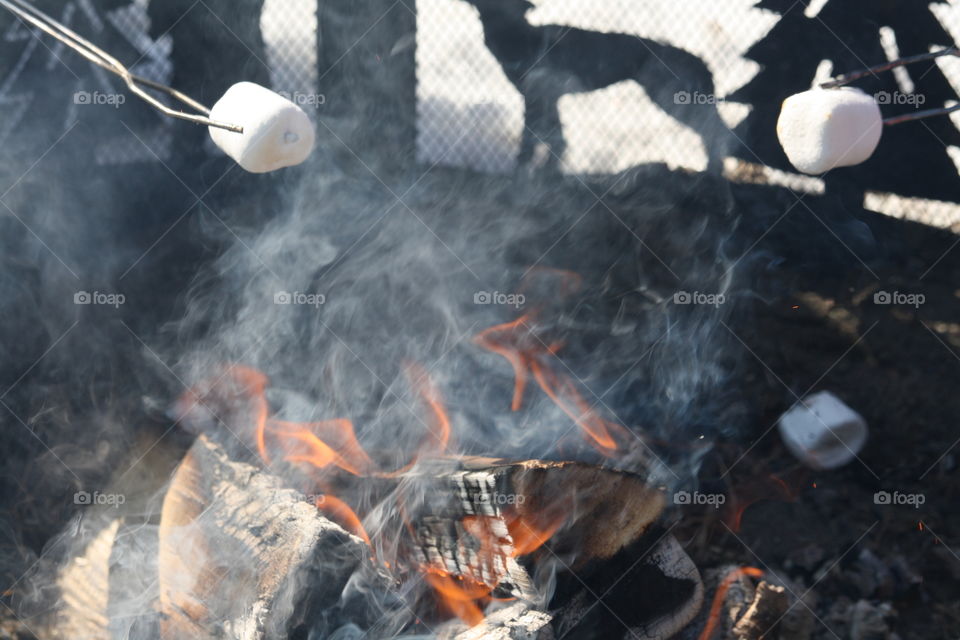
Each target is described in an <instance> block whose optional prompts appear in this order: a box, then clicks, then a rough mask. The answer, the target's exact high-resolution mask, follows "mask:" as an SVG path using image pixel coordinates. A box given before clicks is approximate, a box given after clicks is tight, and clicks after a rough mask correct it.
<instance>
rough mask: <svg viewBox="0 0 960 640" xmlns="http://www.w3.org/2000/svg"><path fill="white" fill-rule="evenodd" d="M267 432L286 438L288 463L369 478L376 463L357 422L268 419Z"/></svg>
mask: <svg viewBox="0 0 960 640" xmlns="http://www.w3.org/2000/svg"><path fill="white" fill-rule="evenodd" d="M264 431H269V432H270V433H271V435H275V436H278V437H281V438H283V440H282V446H283V447H284V450H285V451H286V452H287V455H286V456H284V460H286V461H287V462H306V463H309V464H312V465H313V466H315V467H317V468H319V469H322V468H324V467H326V466H328V465H330V464H333V465H334V466H337V467H339V468H341V469H343V470H344V471H346V472H347V473H352V474H353V475H356V476H359V475H365V474H366V473H367V472H368V471H369V470H370V468H371V467H372V466H373V461H372V460H370V457H369V456H368V455H367V452H366V451H364V450H363V447H361V446H360V442H359V441H358V440H357V436H356V434H355V433H354V430H353V423H352V422H350V421H349V420H346V419H344V418H339V419H336V420H324V421H321V422H302V423H301V422H287V421H286V420H273V419H271V420H268V421H267V423H266V426H265V429H264Z"/></svg>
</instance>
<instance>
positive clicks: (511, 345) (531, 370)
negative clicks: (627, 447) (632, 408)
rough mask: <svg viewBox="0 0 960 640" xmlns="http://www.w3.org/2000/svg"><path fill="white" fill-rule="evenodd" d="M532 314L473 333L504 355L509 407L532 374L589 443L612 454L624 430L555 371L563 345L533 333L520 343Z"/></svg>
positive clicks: (478, 340) (517, 405) (517, 404)
mask: <svg viewBox="0 0 960 640" xmlns="http://www.w3.org/2000/svg"><path fill="white" fill-rule="evenodd" d="M532 318H533V314H524V315H522V316H520V317H519V318H517V319H516V320H514V321H512V322H506V323H503V324H498V325H495V326H493V327H490V328H488V329H485V330H483V331H481V332H480V333H478V334H477V335H476V336H475V337H474V342H475V343H476V344H478V345H480V346H481V347H483V348H485V349H487V350H488V351H492V352H493V353H496V354H498V355H500V356H503V357H504V358H505V359H506V360H507V362H509V363H510V366H511V367H512V368H513V373H514V387H513V399H512V400H511V402H510V408H511V410H513V411H518V410H519V409H520V407H521V406H522V404H523V394H524V391H525V390H526V387H527V380H528V379H529V377H530V376H531V375H532V376H533V378H534V379H535V380H536V381H537V384H538V385H539V386H540V388H541V389H542V390H543V392H544V393H546V394H547V397H549V398H550V399H551V400H552V401H553V402H554V404H556V405H557V406H558V407H559V408H560V409H561V410H562V411H563V412H564V413H566V414H567V415H568V416H569V417H570V419H571V420H573V421H574V423H575V424H576V425H577V426H579V427H580V428H581V430H582V431H583V433H584V435H585V436H586V438H587V440H588V441H589V442H590V444H592V445H593V446H594V447H595V448H596V449H597V450H598V451H599V452H600V453H602V454H603V455H606V456H610V455H612V454H613V453H614V452H616V450H617V442H616V439H615V438H614V436H615V435H618V436H619V435H622V434H623V433H624V430H623V428H622V427H620V426H619V425H617V424H615V423H612V422H609V421H607V420H604V419H603V418H602V417H600V415H599V414H598V413H597V412H596V411H595V410H594V409H592V408H591V407H590V406H589V404H588V403H587V401H586V400H585V399H584V397H583V395H582V394H581V393H580V392H579V391H578V390H577V386H576V384H575V383H574V382H573V379H572V378H571V377H570V376H567V375H566V374H563V373H558V372H557V370H556V369H557V368H559V367H558V365H557V364H556V358H555V356H556V354H557V352H558V351H559V350H560V348H561V347H562V346H563V345H562V344H561V343H558V342H554V343H551V344H544V343H542V342H540V341H539V339H537V338H535V337H533V341H534V344H533V345H530V346H520V343H521V342H529V341H530V338H531V336H533V333H532V330H531V329H530V327H529V326H528V322H529V321H531V320H532ZM561 366H562V365H561Z"/></svg>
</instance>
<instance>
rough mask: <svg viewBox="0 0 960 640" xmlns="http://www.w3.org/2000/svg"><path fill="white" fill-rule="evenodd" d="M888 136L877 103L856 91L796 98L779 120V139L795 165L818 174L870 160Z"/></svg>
mask: <svg viewBox="0 0 960 640" xmlns="http://www.w3.org/2000/svg"><path fill="white" fill-rule="evenodd" d="M882 133H883V116H881V115H880V107H879V106H877V102H876V100H874V99H873V98H872V97H871V96H869V95H867V94H866V93H864V92H863V91H860V90H859V89H853V88H850V87H842V88H839V89H819V88H818V89H811V90H810V91H804V92H803V93H797V94H795V95H792V96H790V97H789V98H787V99H786V100H784V101H783V107H782V108H781V110H780V119H779V120H777V137H778V138H779V139H780V146H781V147H783V150H784V152H785V153H786V154H787V158H789V160H790V163H791V164H792V165H793V166H794V167H796V168H797V169H798V170H800V171H802V172H803V173H809V174H813V175H816V174H820V173H823V172H825V171H829V170H830V169H834V168H836V167H848V166H851V165H855V164H860V163H861V162H863V161H865V160H866V159H867V158H869V157H870V156H871V155H873V152H874V150H875V149H876V148H877V144H879V142H880V135H881V134H882Z"/></svg>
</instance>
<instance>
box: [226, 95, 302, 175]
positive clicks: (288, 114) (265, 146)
mask: <svg viewBox="0 0 960 640" xmlns="http://www.w3.org/2000/svg"><path fill="white" fill-rule="evenodd" d="M210 119H211V120H217V121H220V122H225V123H228V124H236V125H240V126H241V127H243V133H235V132H233V131H227V130H226V129H220V128H218V127H210V137H211V138H213V141H214V143H216V145H217V146H218V147H220V148H221V149H223V151H224V152H225V153H226V154H227V155H228V156H230V157H231V158H233V159H234V160H236V161H237V164H239V165H240V166H241V167H243V168H244V169H246V170H247V171H249V172H250V173H266V172H268V171H276V170H277V169H282V168H283V167H292V166H294V165H297V164H300V163H301V162H303V161H304V160H306V159H307V156H309V155H310V152H311V151H312V150H313V139H314V131H313V123H311V122H310V118H308V117H307V114H306V113H304V112H303V110H302V109H301V108H300V107H298V106H297V105H295V104H294V103H292V102H290V101H289V100H287V99H286V98H284V97H283V96H281V95H278V94H276V93H274V92H273V91H270V90H269V89H267V88H265V87H261V86H260V85H258V84H254V83H252V82H238V83H237V84H235V85H233V86H232V87H230V88H229V89H228V90H227V92H226V93H225V94H223V97H222V98H220V100H218V101H217V104H215V105H213V109H211V110H210Z"/></svg>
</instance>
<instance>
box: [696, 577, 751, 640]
mask: <svg viewBox="0 0 960 640" xmlns="http://www.w3.org/2000/svg"><path fill="white" fill-rule="evenodd" d="M744 575H746V576H750V577H751V578H759V577H761V576H763V570H761V569H757V568H756V567H741V568H739V569H734V570H733V571H731V572H730V573H728V574H727V575H725V576H724V577H723V580H721V581H720V584H719V586H717V593H716V595H714V596H713V604H711V605H710V613H709V614H707V623H706V625H704V627H703V631H702V632H701V633H700V636H699V638H698V640H710V638H712V637H713V634H714V632H716V630H717V626H718V625H719V624H720V613H721V611H722V610H723V601H724V600H726V598H727V591H729V590H730V585H732V584H733V582H734V581H735V580H736V579H737V578H739V577H740V576H744Z"/></svg>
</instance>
